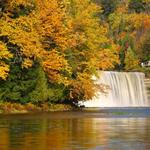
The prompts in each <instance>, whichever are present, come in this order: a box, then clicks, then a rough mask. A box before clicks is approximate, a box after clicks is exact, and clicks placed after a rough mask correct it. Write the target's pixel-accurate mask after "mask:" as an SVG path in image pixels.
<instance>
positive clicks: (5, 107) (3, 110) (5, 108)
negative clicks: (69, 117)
mask: <svg viewBox="0 0 150 150" xmlns="http://www.w3.org/2000/svg"><path fill="white" fill-rule="evenodd" d="M75 109H77V107H75V106H71V105H69V104H50V103H43V104H40V105H36V104H32V103H27V104H19V103H10V102H5V103H0V114H21V113H23V114H24V113H31V112H55V111H71V110H75Z"/></svg>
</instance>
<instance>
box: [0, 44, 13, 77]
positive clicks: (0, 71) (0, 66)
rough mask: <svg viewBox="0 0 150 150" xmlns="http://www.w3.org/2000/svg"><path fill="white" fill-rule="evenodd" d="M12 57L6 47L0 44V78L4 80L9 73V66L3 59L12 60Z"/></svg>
mask: <svg viewBox="0 0 150 150" xmlns="http://www.w3.org/2000/svg"><path fill="white" fill-rule="evenodd" d="M12 57H13V55H12V54H11V53H10V52H9V51H8V49H7V47H6V45H5V44H4V43H2V42H0V78H1V79H6V77H7V75H8V72H9V65H7V64H6V63H5V62H4V59H9V58H12Z"/></svg>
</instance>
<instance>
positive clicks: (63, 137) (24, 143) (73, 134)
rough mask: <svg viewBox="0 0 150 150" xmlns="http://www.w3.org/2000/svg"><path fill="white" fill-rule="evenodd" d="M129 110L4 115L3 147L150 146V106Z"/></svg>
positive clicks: (91, 149) (83, 149)
mask: <svg viewBox="0 0 150 150" xmlns="http://www.w3.org/2000/svg"><path fill="white" fill-rule="evenodd" d="M127 112H130V113H127ZM127 112H126V111H124V112H122V111H121V112H120V111H119V112H118V111H110V110H109V111H104V112H99V111H95V112H85V111H84V112H56V113H42V114H30V115H29V114H28V115H1V116H0V150H150V109H147V110H146V111H144V112H145V113H143V110H142V111H140V112H136V113H133V112H135V111H127ZM137 114H138V115H137Z"/></svg>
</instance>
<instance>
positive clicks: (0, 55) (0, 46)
mask: <svg viewBox="0 0 150 150" xmlns="http://www.w3.org/2000/svg"><path fill="white" fill-rule="evenodd" d="M12 57H13V55H12V54H11V53H10V52H9V51H8V49H7V47H6V45H5V44H4V43H2V42H0V59H9V58H12Z"/></svg>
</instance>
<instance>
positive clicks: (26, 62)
mask: <svg viewBox="0 0 150 150" xmlns="http://www.w3.org/2000/svg"><path fill="white" fill-rule="evenodd" d="M32 64H33V61H32V60H31V59H29V58H25V59H24V61H23V64H22V67H23V68H29V67H32Z"/></svg>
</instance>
